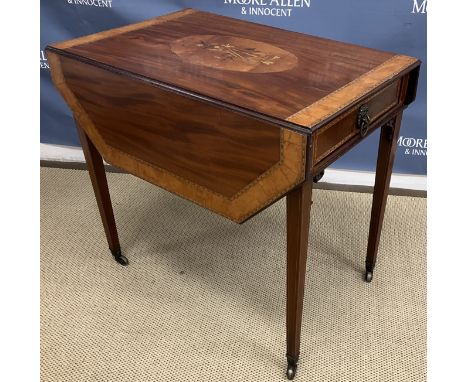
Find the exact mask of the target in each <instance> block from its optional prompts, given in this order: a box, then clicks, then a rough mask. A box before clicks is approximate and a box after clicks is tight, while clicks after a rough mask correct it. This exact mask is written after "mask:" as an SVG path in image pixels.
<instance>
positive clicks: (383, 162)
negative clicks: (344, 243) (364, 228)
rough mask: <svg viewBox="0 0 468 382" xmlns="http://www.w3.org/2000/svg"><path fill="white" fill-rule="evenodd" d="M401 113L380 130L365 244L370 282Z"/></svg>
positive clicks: (368, 279) (366, 276) (367, 279)
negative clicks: (367, 239) (368, 226)
mask: <svg viewBox="0 0 468 382" xmlns="http://www.w3.org/2000/svg"><path fill="white" fill-rule="evenodd" d="M401 118H402V113H400V114H398V115H397V116H396V117H395V118H394V119H392V120H391V121H390V122H388V123H387V124H385V125H384V126H383V127H382V128H381V131H380V143H379V154H378V158H377V169H376V173H375V186H374V196H373V199H372V212H371V221H370V228H369V241H368V244H367V258H366V275H365V280H366V281H367V282H371V281H372V278H373V274H374V266H375V261H376V258H377V251H378V248H379V241H380V232H381V231H382V223H383V218H384V214H385V206H386V204H387V196H388V189H389V186H390V178H391V176H392V168H393V162H394V159H395V151H396V147H397V139H398V135H399V132H400V125H401Z"/></svg>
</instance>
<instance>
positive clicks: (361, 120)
mask: <svg viewBox="0 0 468 382" xmlns="http://www.w3.org/2000/svg"><path fill="white" fill-rule="evenodd" d="M370 119H371V118H370V116H369V106H367V105H362V106H361V107H360V108H359V112H358V117H357V128H358V129H359V132H360V133H361V137H365V136H366V134H367V131H368V130H369V123H370Z"/></svg>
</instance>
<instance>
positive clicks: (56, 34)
mask: <svg viewBox="0 0 468 382" xmlns="http://www.w3.org/2000/svg"><path fill="white" fill-rule="evenodd" d="M187 7H192V8H197V9H200V10H205V11H210V12H213V13H217V14H222V15H226V16H231V17H236V18H240V19H245V20H250V21H254V22H258V23H262V24H267V25H272V26H276V27H280V28H283V29H288V30H293V31H297V32H302V33H307V34H313V35H318V36H323V37H327V38H332V39H336V40H340V41H345V42H350V43H354V44H359V45H365V46H368V47H372V48H376V49H382V50H389V51H393V52H397V53H403V54H407V55H411V56H415V57H418V58H419V59H421V60H422V62H423V65H422V67H421V73H420V82H419V88H418V96H417V99H416V101H415V103H413V104H412V105H411V106H410V107H409V108H408V109H407V110H406V112H405V114H404V118H403V125H402V129H401V133H400V134H401V135H400V137H399V141H398V150H397V158H396V162H395V168H394V170H395V172H398V173H404V174H418V175H425V174H426V172H427V163H426V152H427V129H426V125H427V117H426V89H427V81H426V78H427V76H426V73H427V71H426V68H427V62H426V57H427V56H426V48H427V33H426V28H427V24H426V20H427V19H426V7H427V0H382V1H375V0H360V1H353V2H351V1H349V0H335V1H326V0H186V1H177V0H158V1H154V0H41V47H40V50H41V57H40V64H41V142H42V143H51V144H58V145H68V146H79V142H78V137H77V135H76V131H75V127H74V122H73V117H72V114H71V112H70V110H69V109H68V107H67V105H66V104H65V102H64V101H63V100H62V98H61V96H60V95H59V93H58V92H57V91H56V90H55V88H54V87H53V85H52V81H51V78H50V72H49V68H48V63H47V60H46V58H45V56H44V53H43V49H44V48H45V46H46V45H47V44H50V43H54V42H58V41H62V40H67V39H71V38H75V37H79V36H83V35H87V34H91V33H96V32H99V31H103V30H106V29H109V28H114V27H119V26H122V25H126V24H130V23H133V22H137V21H141V20H145V19H148V18H151V17H155V16H159V15H163V14H166V13H169V12H174V11H177V10H180V9H183V8H187ZM377 143H378V133H374V134H372V136H370V137H369V138H368V139H367V140H365V141H364V142H363V143H362V144H360V145H359V146H357V147H356V148H354V149H353V150H352V151H351V152H349V153H348V154H347V155H345V156H344V157H343V158H341V159H340V160H339V161H337V162H335V163H334V164H333V165H332V167H333V168H340V169H349V170H358V171H375V161H376V153H377Z"/></svg>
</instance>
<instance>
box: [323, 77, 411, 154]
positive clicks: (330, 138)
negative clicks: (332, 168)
mask: <svg viewBox="0 0 468 382" xmlns="http://www.w3.org/2000/svg"><path fill="white" fill-rule="evenodd" d="M401 83H402V81H401V80H400V81H395V82H394V83H392V84H390V85H388V86H387V87H386V88H384V89H383V90H381V91H380V92H379V93H377V94H375V95H373V96H372V97H370V98H369V99H368V100H365V101H363V102H361V103H360V104H359V105H358V106H356V107H355V108H353V109H352V110H351V111H349V112H347V113H346V114H344V115H343V116H341V117H339V118H338V119H337V120H335V121H333V122H332V123H330V124H329V125H326V126H324V127H322V128H321V129H320V130H319V131H318V132H317V136H316V139H315V144H314V163H318V162H320V161H321V160H322V159H324V158H326V157H327V156H328V155H329V154H331V153H332V152H333V151H335V150H336V149H337V148H338V147H340V146H341V145H344V144H345V143H346V142H347V141H349V140H350V139H351V138H353V137H355V136H356V135H359V134H360V130H359V129H358V114H359V109H360V108H361V106H363V105H365V106H367V107H368V116H369V124H371V123H372V122H374V121H375V120H376V119H377V118H379V117H381V116H382V115H383V114H384V113H385V112H387V111H388V110H390V109H391V108H393V107H394V106H396V105H398V103H399V102H400V86H401Z"/></svg>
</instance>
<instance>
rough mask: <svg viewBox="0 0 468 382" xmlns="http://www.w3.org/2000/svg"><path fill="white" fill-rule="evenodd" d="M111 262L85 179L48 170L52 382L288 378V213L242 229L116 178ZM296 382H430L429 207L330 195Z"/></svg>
mask: <svg viewBox="0 0 468 382" xmlns="http://www.w3.org/2000/svg"><path fill="white" fill-rule="evenodd" d="M108 179H109V188H110V193H111V197H112V200H113V205H114V212H115V215H116V221H117V226H118V229H119V235H120V241H121V244H122V249H123V253H124V254H125V255H126V256H127V257H128V259H129V261H130V265H129V266H128V267H122V266H120V265H118V264H117V263H116V262H115V261H114V260H113V259H112V257H111V255H110V252H109V250H108V248H107V245H106V241H105V237H104V231H103V228H102V225H101V221H100V218H99V213H98V209H97V206H96V202H95V199H94V195H93V191H92V187H91V183H90V181H89V178H88V175H87V173H86V172H85V171H81V170H63V169H52V168H42V169H41V380H42V381H43V382H59V381H60V382H62V381H67V382H68V381H70V382H81V381H106V382H108V381H110V382H121V381H122V382H123V381H125V382H149V381H174V382H178V381H184V382H186V381H206V382H210V381H256V382H262V381H268V382H272V381H284V380H286V377H285V368H286V357H285V352H286V344H285V326H286V325H285V300H286V293H285V282H286V261H285V250H286V244H285V239H286V237H285V200H284V199H283V200H281V201H279V202H278V203H276V204H275V205H274V206H272V207H270V208H268V209H266V210H265V211H263V212H262V213H261V214H259V215H258V216H256V217H254V218H253V219H251V220H250V221H248V222H247V223H245V224H243V225H237V224H235V223H232V222H230V221H228V220H226V219H224V218H222V217H219V216H217V215H215V214H213V213H211V212H209V211H207V210H205V209H203V208H201V207H198V206H196V205H194V204H192V203H190V202H187V201H185V200H183V199H180V198H178V197H177V196H174V195H172V194H170V193H168V192H166V191H163V190H161V189H159V188H157V187H154V186H152V185H150V184H148V183H146V182H144V181H142V180H140V179H137V178H135V177H133V176H130V175H126V174H118V173H110V174H108ZM313 199H314V204H313V206H312V214H311V215H312V216H311V228H310V240H309V242H310V244H309V258H308V263H307V276H306V290H305V300H304V319H303V326H302V342H301V344H302V345H301V359H300V361H299V367H298V374H297V376H296V379H295V380H296V381H297V382H300V381H327V382H328V381H337V382H338V381H339V382H343V381H353V382H354V381H357V382H371V381H372V382H376V381H398V382H404V381H408V382H410V381H411V382H418V381H425V380H426V199H424V198H414V197H402V196H398V197H395V196H390V197H389V200H388V204H387V212H386V217H385V222H384V226H383V231H382V239H381V243H380V251H379V257H378V262H377V267H376V271H375V274H374V280H373V281H372V283H370V284H367V283H365V282H364V281H363V278H362V277H363V272H364V259H365V253H366V241H367V233H368V224H369V218H370V206H371V195H370V194H363V193H352V192H339V191H325V190H315V191H314V196H313Z"/></svg>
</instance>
